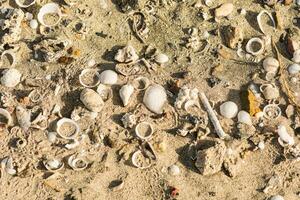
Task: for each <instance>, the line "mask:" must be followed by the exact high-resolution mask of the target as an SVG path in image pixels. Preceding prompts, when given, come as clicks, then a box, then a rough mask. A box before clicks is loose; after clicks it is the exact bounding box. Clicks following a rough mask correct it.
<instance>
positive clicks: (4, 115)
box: [0, 108, 13, 126]
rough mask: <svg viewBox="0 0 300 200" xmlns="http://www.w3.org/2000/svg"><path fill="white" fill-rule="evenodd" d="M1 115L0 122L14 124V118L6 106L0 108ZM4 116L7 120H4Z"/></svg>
mask: <svg viewBox="0 0 300 200" xmlns="http://www.w3.org/2000/svg"><path fill="white" fill-rule="evenodd" d="M0 116H1V121H0V124H6V125H7V126H11V125H12V122H13V120H12V117H11V115H10V113H9V112H8V111H7V110H5V109H4V108H0ZM3 118H5V121H2V120H4V119H3Z"/></svg>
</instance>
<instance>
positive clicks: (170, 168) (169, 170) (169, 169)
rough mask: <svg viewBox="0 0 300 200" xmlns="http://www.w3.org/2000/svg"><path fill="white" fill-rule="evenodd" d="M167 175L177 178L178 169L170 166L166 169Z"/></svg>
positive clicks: (175, 166)
mask: <svg viewBox="0 0 300 200" xmlns="http://www.w3.org/2000/svg"><path fill="white" fill-rule="evenodd" d="M168 173H169V174H170V175H172V176H177V175H179V174H180V169H179V167H178V166H177V165H171V166H170V167H168Z"/></svg>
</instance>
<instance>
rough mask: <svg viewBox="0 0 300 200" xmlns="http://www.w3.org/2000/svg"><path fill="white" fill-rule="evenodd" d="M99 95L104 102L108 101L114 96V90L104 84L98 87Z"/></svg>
mask: <svg viewBox="0 0 300 200" xmlns="http://www.w3.org/2000/svg"><path fill="white" fill-rule="evenodd" d="M97 93H98V94H99V95H100V96H101V98H102V100H103V101H104V102H106V101H108V100H109V99H111V98H112V96H113V92H112V89H111V88H110V87H108V86H106V85H103V84H100V85H98V87H97Z"/></svg>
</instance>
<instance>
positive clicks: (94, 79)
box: [79, 68, 100, 88]
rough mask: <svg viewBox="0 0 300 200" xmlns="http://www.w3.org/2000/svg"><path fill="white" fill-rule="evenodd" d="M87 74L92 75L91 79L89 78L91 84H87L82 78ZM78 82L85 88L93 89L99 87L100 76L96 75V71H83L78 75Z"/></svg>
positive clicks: (89, 69)
mask: <svg viewBox="0 0 300 200" xmlns="http://www.w3.org/2000/svg"><path fill="white" fill-rule="evenodd" d="M87 74H92V76H93V77H91V79H93V80H92V81H93V83H91V84H89V83H86V82H85V80H84V76H85V75H87ZM79 82H80V84H81V85H82V86H84V87H87V88H93V87H96V86H97V85H99V83H100V74H99V73H98V70H97V69H91V68H88V69H84V70H82V71H81V73H80V75H79Z"/></svg>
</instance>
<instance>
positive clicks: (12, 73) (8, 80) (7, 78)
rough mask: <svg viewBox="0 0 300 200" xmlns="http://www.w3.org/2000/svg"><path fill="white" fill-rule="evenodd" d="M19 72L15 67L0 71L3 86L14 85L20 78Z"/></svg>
mask: <svg viewBox="0 0 300 200" xmlns="http://www.w3.org/2000/svg"><path fill="white" fill-rule="evenodd" d="M21 76H22V75H21V73H20V72H19V71H18V70H17V69H15V68H11V69H6V70H4V71H3V72H2V77H1V79H0V80H1V84H2V85H3V86H5V87H11V88H12V87H15V86H16V85H18V83H19V82H20V80H21Z"/></svg>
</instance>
